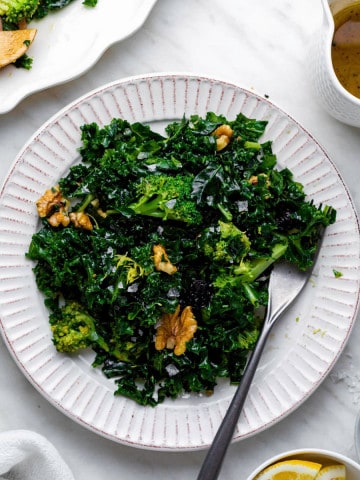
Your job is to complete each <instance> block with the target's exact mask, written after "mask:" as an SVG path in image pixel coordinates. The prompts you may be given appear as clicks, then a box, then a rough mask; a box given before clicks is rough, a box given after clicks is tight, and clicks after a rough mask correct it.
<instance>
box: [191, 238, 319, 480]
mask: <svg viewBox="0 0 360 480" xmlns="http://www.w3.org/2000/svg"><path fill="white" fill-rule="evenodd" d="M319 250H320V245H319V246H318V249H317V255H318V252H319ZM314 265H315V259H314V263H313V266H314ZM312 271H313V268H310V269H308V270H307V271H305V272H304V271H300V270H299V269H298V268H297V267H296V266H294V265H292V264H290V263H288V262H285V261H282V260H281V261H279V262H277V263H275V265H274V267H273V269H272V272H271V274H270V279H269V286H268V292H269V301H268V305H267V311H266V316H265V320H264V323H263V328H262V331H261V333H260V336H259V338H258V340H257V343H256V346H255V348H254V350H253V352H252V353H251V355H250V357H249V359H248V362H247V364H246V367H245V370H244V373H243V376H242V378H241V382H240V384H239V386H238V387H237V389H236V391H235V394H234V397H233V399H232V401H231V403H230V406H229V408H228V410H227V412H226V415H225V417H224V418H223V421H222V422H221V425H220V427H219V429H218V431H217V433H216V435H215V438H214V440H213V442H212V444H211V446H210V448H209V450H208V452H207V455H206V457H205V460H204V462H203V464H202V467H201V469H200V473H199V475H198V477H197V480H216V479H217V478H218V475H219V473H220V470H221V466H222V463H223V460H224V457H225V455H226V452H227V449H228V446H229V444H230V442H231V440H232V437H233V434H234V430H235V427H236V425H237V422H238V420H239V417H240V413H241V411H242V408H243V405H244V403H245V400H246V397H247V394H248V391H249V389H250V385H251V382H252V380H253V378H254V375H255V372H256V369H257V366H258V364H259V360H260V357H261V355H262V353H263V350H264V346H265V343H266V340H267V338H268V335H269V333H270V331H271V329H272V327H273V326H274V324H275V323H276V321H277V320H278V319H279V318H280V316H281V315H282V314H283V313H284V312H285V310H286V309H287V308H288V307H289V306H290V304H291V303H292V302H293V301H294V300H295V298H296V297H297V296H298V295H299V293H300V292H301V290H302V289H303V288H304V286H305V285H306V283H307V281H308V279H309V277H310V275H311V273H312Z"/></svg>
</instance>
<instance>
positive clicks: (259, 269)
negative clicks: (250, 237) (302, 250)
mask: <svg viewBox="0 0 360 480" xmlns="http://www.w3.org/2000/svg"><path fill="white" fill-rule="evenodd" d="M287 248H288V242H287V240H286V239H285V238H284V241H283V242H279V243H276V244H275V245H274V246H273V248H272V250H271V253H270V255H267V256H265V257H257V258H253V259H251V258H248V259H245V260H244V261H242V262H240V264H239V265H237V266H235V267H234V269H233V273H234V275H238V276H240V277H241V281H242V282H243V283H251V282H254V281H255V280H256V279H257V278H259V276H260V275H261V274H262V273H263V272H265V270H267V269H268V268H269V267H270V266H271V265H272V264H273V263H274V262H276V261H277V260H279V259H280V258H282V257H283V256H284V255H285V253H286V251H287Z"/></svg>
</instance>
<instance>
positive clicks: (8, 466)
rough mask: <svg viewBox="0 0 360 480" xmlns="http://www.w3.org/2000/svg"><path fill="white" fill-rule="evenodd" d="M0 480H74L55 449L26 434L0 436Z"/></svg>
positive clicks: (23, 431) (34, 434)
mask: <svg viewBox="0 0 360 480" xmlns="http://www.w3.org/2000/svg"><path fill="white" fill-rule="evenodd" d="M0 479H6V480H74V476H73V474H72V473H71V471H70V469H69V467H68V466H67V465H66V463H65V462H64V460H63V459H62V457H61V456H60V454H59V452H58V451H57V450H56V448H55V447H54V446H53V445H52V444H51V443H50V442H49V441H48V440H47V439H46V438H45V437H43V436H42V435H40V434H38V433H35V432H32V431H29V430H10V431H6V432H0Z"/></svg>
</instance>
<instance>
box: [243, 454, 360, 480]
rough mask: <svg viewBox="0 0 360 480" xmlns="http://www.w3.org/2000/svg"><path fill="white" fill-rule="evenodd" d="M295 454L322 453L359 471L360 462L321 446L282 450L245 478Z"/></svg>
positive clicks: (253, 475) (252, 479) (248, 479)
mask: <svg viewBox="0 0 360 480" xmlns="http://www.w3.org/2000/svg"><path fill="white" fill-rule="evenodd" d="M296 455H302V456H304V455H312V456H316V455H319V456H321V455H323V456H326V457H333V458H334V459H335V460H336V461H338V462H339V463H345V464H347V465H349V466H351V467H353V468H355V469H356V470H357V471H358V472H359V473H360V464H359V463H357V462H356V461H355V460H353V459H351V458H349V457H347V456H346V455H344V454H342V453H338V452H334V451H332V450H326V449H323V448H297V449H294V450H286V451H284V452H281V453H278V454H276V455H274V456H272V457H270V458H268V459H267V460H265V461H264V462H263V463H262V464H261V465H259V466H258V467H257V468H256V469H255V470H254V471H253V472H251V473H250V475H249V476H248V477H247V479H246V480H254V478H255V476H256V475H258V474H259V473H260V472H261V471H262V470H264V469H265V468H266V467H269V466H270V465H272V464H273V463H276V462H278V461H281V460H285V459H286V458H288V457H295V456H296Z"/></svg>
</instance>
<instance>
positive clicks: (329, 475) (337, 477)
mask: <svg viewBox="0 0 360 480" xmlns="http://www.w3.org/2000/svg"><path fill="white" fill-rule="evenodd" d="M316 480H346V468H345V465H329V466H327V467H323V468H322V469H321V470H320V472H319V473H318V476H317V477H316Z"/></svg>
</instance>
